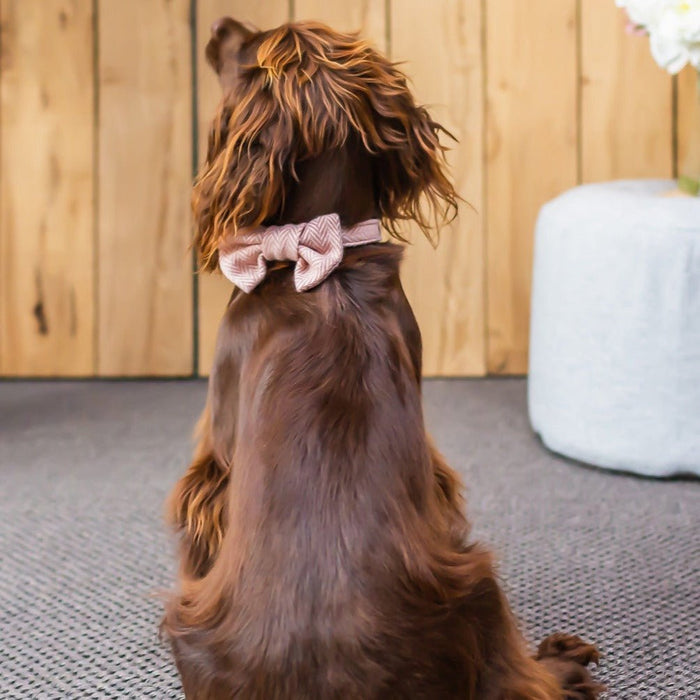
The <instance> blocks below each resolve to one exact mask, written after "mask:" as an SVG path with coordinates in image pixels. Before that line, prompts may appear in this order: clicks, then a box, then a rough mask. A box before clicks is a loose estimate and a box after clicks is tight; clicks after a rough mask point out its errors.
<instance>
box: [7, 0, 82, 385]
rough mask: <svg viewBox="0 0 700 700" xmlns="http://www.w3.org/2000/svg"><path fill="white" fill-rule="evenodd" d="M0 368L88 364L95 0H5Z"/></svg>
mask: <svg viewBox="0 0 700 700" xmlns="http://www.w3.org/2000/svg"><path fill="white" fill-rule="evenodd" d="M0 19H1V22H2V39H1V44H2V56H1V63H2V78H1V81H0V82H1V88H0V122H1V124H2V130H1V132H0V153H1V156H0V173H1V174H2V186H1V187H0V212H1V215H0V374H3V375H42V376H48V375H90V374H91V373H92V371H93V359H94V342H93V337H94V318H93V316H94V313H93V279H94V278H93V274H94V273H93V226H92V222H93V199H94V198H93V144H94V133H93V81H92V64H93V57H92V52H93V43H92V8H91V3H90V2H89V0H83V1H81V2H78V1H77V0H76V1H73V2H71V1H70V0H45V1H44V2H41V3H39V2H27V1H26V0H23V1H20V0H2V2H1V3H0Z"/></svg>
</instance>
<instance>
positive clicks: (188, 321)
mask: <svg viewBox="0 0 700 700" xmlns="http://www.w3.org/2000/svg"><path fill="white" fill-rule="evenodd" d="M189 11H190V2H189V0H153V1H152V2H141V1H140V0H121V1H120V2H113V1H112V0H99V11H98V23H99V42H98V46H99V86H100V110H99V111H100V126H99V222H98V245H99V250H98V270H99V294H98V299H99V312H98V313H99V315H98V319H99V342H98V369H99V373H100V374H103V375H186V374H190V373H191V371H192V288H193V285H192V274H191V258H190V255H189V254H188V251H187V245H188V242H189V238H190V214H189V201H190V186H191V174H192V156H191V152H192V146H191V138H192V124H191V112H192V105H191V99H192V98H191V95H192V91H191V68H190V64H191V55H190V22H189Z"/></svg>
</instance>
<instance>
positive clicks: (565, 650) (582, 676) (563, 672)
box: [536, 634, 605, 700]
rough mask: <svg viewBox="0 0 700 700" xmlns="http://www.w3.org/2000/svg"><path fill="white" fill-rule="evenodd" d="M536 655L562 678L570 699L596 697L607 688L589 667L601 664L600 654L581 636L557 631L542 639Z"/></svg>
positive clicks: (583, 699) (563, 687) (544, 664)
mask: <svg viewBox="0 0 700 700" xmlns="http://www.w3.org/2000/svg"><path fill="white" fill-rule="evenodd" d="M536 658H537V660H538V661H539V662H540V663H541V664H542V665H543V666H544V667H545V668H547V670H548V671H549V672H550V673H551V674H552V675H554V676H555V678H556V679H557V680H558V681H559V684H560V685H561V688H562V690H563V691H564V694H563V697H564V698H565V699H566V700H596V698H598V696H599V695H600V693H602V692H603V691H604V690H605V686H603V685H601V684H600V683H597V682H596V681H595V680H594V679H593V678H592V677H591V674H590V673H589V671H588V669H587V668H586V667H587V666H588V665H589V664H591V663H595V664H597V663H598V660H599V659H600V653H599V652H598V650H597V649H596V648H595V647H594V646H593V645H592V644H588V643H587V642H584V641H583V640H582V639H580V638H579V637H576V636H574V635H568V634H553V635H551V636H549V637H547V638H546V639H544V640H542V643H541V644H540V646H539V648H538V649H537V656H536Z"/></svg>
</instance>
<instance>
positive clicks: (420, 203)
mask: <svg viewBox="0 0 700 700" xmlns="http://www.w3.org/2000/svg"><path fill="white" fill-rule="evenodd" d="M256 37H257V38H256V39H255V45H254V46H250V47H247V55H248V56H249V57H250V58H251V59H252V60H250V61H249V62H248V63H247V64H246V65H243V66H242V68H241V74H240V85H239V86H238V89H235V90H232V91H231V92H229V93H228V94H227V95H225V96H224V100H223V102H222V104H221V106H220V108H219V110H218V113H217V115H216V117H215V120H214V124H213V127H212V130H211V133H210V136H209V149H208V157H207V162H206V164H205V165H204V167H203V168H202V170H201V172H200V174H199V176H198V177H197V180H196V183H195V188H194V196H193V208H194V214H195V220H196V235H195V240H194V245H195V247H196V249H197V250H198V252H199V256H200V261H201V264H202V267H203V268H204V269H207V270H213V269H215V268H216V266H217V263H218V253H217V250H218V246H219V243H220V242H221V240H222V239H223V238H224V237H226V236H229V235H231V234H232V233H233V234H235V232H236V231H237V230H238V229H240V228H242V227H248V226H257V225H259V224H262V223H271V222H273V221H275V218H276V216H277V215H279V213H280V212H281V210H282V208H283V206H284V193H285V190H286V189H287V187H286V185H287V184H289V182H290V181H291V180H292V179H296V168H297V164H298V163H300V162H301V161H304V160H306V159H310V158H314V157H316V156H319V155H321V154H322V153H325V152H327V151H329V150H332V149H337V148H341V147H342V146H343V145H345V143H346V142H347V140H348V138H349V137H350V135H351V134H357V135H359V137H360V139H361V140H362V143H363V145H364V147H365V149H366V150H367V151H368V152H369V153H371V154H373V156H375V160H374V167H375V174H376V178H377V180H378V181H379V182H381V187H380V188H379V189H380V191H379V193H378V195H379V196H378V204H379V209H380V212H381V217H382V220H383V224H384V227H385V228H386V230H387V231H388V232H389V233H390V234H391V235H392V236H394V237H395V238H397V239H400V240H403V234H402V233H401V230H400V223H401V222H403V221H406V220H413V221H415V222H416V223H417V224H418V226H419V227H420V228H421V230H422V231H423V232H424V233H425V235H426V236H428V237H429V238H430V237H431V235H432V234H431V232H432V231H435V230H437V229H439V227H440V225H441V223H442V222H444V221H449V220H451V219H452V218H454V216H455V215H456V213H457V201H458V196H457V194H456V193H455V190H454V188H453V186H452V184H451V182H450V181H449V179H448V177H447V175H446V174H445V150H446V149H445V147H444V146H442V145H441V144H440V140H439V135H440V132H444V133H447V134H448V135H449V132H447V131H446V130H445V129H444V128H443V127H442V126H441V125H440V124H438V123H437V122H435V121H433V120H432V119H431V118H430V115H429V114H428V112H427V110H426V109H425V108H424V107H421V106H418V105H416V103H415V101H414V99H413V97H412V95H411V93H410V91H409V90H408V87H407V84H406V77H405V75H404V74H403V73H402V72H401V71H400V70H399V69H398V68H397V66H396V64H394V63H391V62H390V61H388V60H387V59H386V58H384V57H383V56H382V55H381V54H379V53H378V52H377V51H375V50H374V49H373V48H372V46H371V45H370V44H369V43H367V42H366V41H363V40H361V39H359V38H358V37H357V36H356V35H354V34H341V33H339V32H335V31H333V30H332V29H330V28H329V27H326V26H325V25H323V24H318V23H314V22H302V23H296V24H286V25H283V26H281V27H279V28H277V29H274V30H272V31H269V32H265V33H262V34H260V35H256ZM243 51H244V52H246V47H244V49H243ZM450 136H451V135H450Z"/></svg>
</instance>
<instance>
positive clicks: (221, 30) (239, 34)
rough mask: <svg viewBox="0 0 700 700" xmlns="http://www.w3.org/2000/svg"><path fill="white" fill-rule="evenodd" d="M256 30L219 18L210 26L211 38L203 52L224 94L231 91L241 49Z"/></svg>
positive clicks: (229, 19)
mask: <svg viewBox="0 0 700 700" xmlns="http://www.w3.org/2000/svg"><path fill="white" fill-rule="evenodd" d="M256 33H257V30H256V29H255V27H253V26H252V25H248V24H243V23H242V22H238V21H237V20H235V19H233V18H231V17H221V18H220V19H217V20H216V22H214V24H212V25H211V38H210V39H209V42H208V43H207V46H206V48H205V50H204V55H205V56H206V59H207V62H208V63H209V65H210V66H211V67H212V68H213V69H214V71H215V72H216V74H217V76H218V77H219V82H220V84H221V88H222V89H223V91H224V92H228V91H230V90H233V89H234V88H235V86H236V82H237V80H238V77H239V72H240V64H241V49H242V48H243V46H244V44H245V43H246V42H248V41H249V40H250V39H252V37H253V36H255V34H256Z"/></svg>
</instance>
